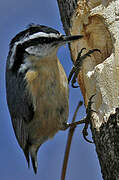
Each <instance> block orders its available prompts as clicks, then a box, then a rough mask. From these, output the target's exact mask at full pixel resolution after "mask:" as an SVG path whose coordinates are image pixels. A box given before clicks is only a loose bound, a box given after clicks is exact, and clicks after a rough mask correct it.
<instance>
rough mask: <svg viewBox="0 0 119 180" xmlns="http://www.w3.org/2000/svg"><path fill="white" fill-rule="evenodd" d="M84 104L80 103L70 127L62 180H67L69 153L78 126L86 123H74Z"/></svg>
mask: <svg viewBox="0 0 119 180" xmlns="http://www.w3.org/2000/svg"><path fill="white" fill-rule="evenodd" d="M82 104H83V103H82V101H80V102H79V103H78V105H77V108H76V110H75V112H74V115H73V118H72V123H71V124H73V125H72V126H71V127H70V129H69V133H68V139H67V144H66V149H65V154H64V161H63V166H62V173H61V180H65V176H66V170H67V165H68V159H69V152H70V147H71V142H72V137H73V134H74V130H75V128H76V125H77V124H82V123H85V120H84V119H83V120H81V121H78V122H74V121H75V119H76V115H77V112H78V110H79V108H80V107H81V106H82Z"/></svg>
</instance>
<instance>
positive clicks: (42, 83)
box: [29, 72, 69, 141]
mask: <svg viewBox="0 0 119 180" xmlns="http://www.w3.org/2000/svg"><path fill="white" fill-rule="evenodd" d="M36 86H37V87H36ZM33 88H34V93H35V96H34V97H36V98H35V99H34V104H35V105H34V106H35V114H34V118H33V120H32V121H31V123H30V126H29V134H30V137H31V138H30V139H32V140H33V141H34V140H35V141H36V139H37V141H39V140H40V141H41V139H43V140H42V141H44V139H48V138H51V137H53V136H54V135H55V134H56V132H57V131H58V130H61V129H63V127H64V126H63V125H64V123H65V122H67V120H68V111H69V102H68V101H69V97H68V82H67V78H66V75H65V74H64V76H63V74H62V76H59V75H58V74H57V73H55V72H51V73H50V74H49V73H45V74H41V73H40V75H39V77H38V79H37V80H35V81H34V82H33Z"/></svg>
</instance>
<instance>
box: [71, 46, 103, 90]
mask: <svg viewBox="0 0 119 180" xmlns="http://www.w3.org/2000/svg"><path fill="white" fill-rule="evenodd" d="M85 49H86V48H82V49H81V50H80V52H79V53H78V56H77V59H76V61H75V63H74V66H73V68H72V69H71V71H70V74H69V77H68V83H69V82H70V80H71V79H72V76H73V79H72V80H71V84H72V87H73V88H77V87H79V86H74V84H75V83H76V79H77V76H78V74H79V72H80V70H81V67H82V64H83V60H84V59H86V57H91V54H92V53H93V52H96V51H97V52H100V53H101V51H100V50H99V49H92V50H89V51H88V52H87V53H86V54H84V55H82V56H81V54H82V52H83V50H85Z"/></svg>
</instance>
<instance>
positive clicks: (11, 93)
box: [6, 56, 34, 161]
mask: <svg viewBox="0 0 119 180" xmlns="http://www.w3.org/2000/svg"><path fill="white" fill-rule="evenodd" d="M24 77H25V73H17V72H15V71H13V70H12V69H10V68H9V56H8V59H7V65H6V96H7V103H8V108H9V112H10V116H11V119H12V125H13V128H14V132H15V135H16V138H17V140H18V143H19V145H20V146H21V148H22V149H23V151H24V153H25V156H26V159H27V161H29V152H28V146H29V137H28V124H29V122H30V121H31V120H32V119H33V116H34V107H33V103H32V98H31V96H30V94H29V92H28V90H27V88H26V85H27V82H26V80H25V78H24Z"/></svg>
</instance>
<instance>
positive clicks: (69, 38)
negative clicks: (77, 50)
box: [61, 35, 83, 43]
mask: <svg viewBox="0 0 119 180" xmlns="http://www.w3.org/2000/svg"><path fill="white" fill-rule="evenodd" d="M61 37H62V42H64V43H68V42H71V41H76V40H78V39H81V38H83V35H73V36H64V35H63V36H61Z"/></svg>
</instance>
